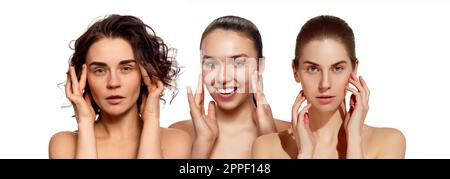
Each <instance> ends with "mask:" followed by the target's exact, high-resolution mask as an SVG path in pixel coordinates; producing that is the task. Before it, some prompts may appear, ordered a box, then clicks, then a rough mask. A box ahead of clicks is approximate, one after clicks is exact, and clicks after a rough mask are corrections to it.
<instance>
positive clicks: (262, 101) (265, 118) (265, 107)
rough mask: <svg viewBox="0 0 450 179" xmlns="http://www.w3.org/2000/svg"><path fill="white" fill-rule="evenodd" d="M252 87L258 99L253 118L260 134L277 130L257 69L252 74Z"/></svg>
mask: <svg viewBox="0 0 450 179" xmlns="http://www.w3.org/2000/svg"><path fill="white" fill-rule="evenodd" d="M252 89H253V91H254V94H255V100H256V109H253V112H252V118H253V121H254V122H255V124H256V126H257V128H258V132H259V135H264V134H269V133H273V132H277V128H276V126H275V120H274V119H273V116H272V109H271V108H270V105H269V103H268V102H267V100H266V97H265V95H264V93H263V91H262V87H261V83H260V79H259V76H258V72H257V71H256V72H254V73H253V75H252Z"/></svg>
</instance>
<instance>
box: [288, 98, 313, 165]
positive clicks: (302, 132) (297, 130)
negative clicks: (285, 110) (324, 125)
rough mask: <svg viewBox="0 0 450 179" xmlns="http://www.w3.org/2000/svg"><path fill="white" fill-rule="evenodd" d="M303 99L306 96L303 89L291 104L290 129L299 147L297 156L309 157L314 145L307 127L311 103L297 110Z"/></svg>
mask: <svg viewBox="0 0 450 179" xmlns="http://www.w3.org/2000/svg"><path fill="white" fill-rule="evenodd" d="M304 101H306V97H305V96H304V95H303V91H300V93H299V94H298V96H297V98H296V99H295V102H294V105H293V106H292V129H293V132H294V135H295V142H296V143H297V146H298V149H299V151H298V158H301V159H311V158H312V157H313V155H314V149H315V145H316V142H315V139H314V137H313V135H312V132H311V128H310V127H309V115H308V109H309V108H310V107H311V103H308V104H307V105H306V106H305V107H304V108H303V109H302V110H301V111H300V112H298V110H299V109H300V106H301V105H302V104H303V102H304Z"/></svg>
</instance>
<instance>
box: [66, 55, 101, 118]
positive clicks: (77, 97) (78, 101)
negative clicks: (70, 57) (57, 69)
mask: <svg viewBox="0 0 450 179" xmlns="http://www.w3.org/2000/svg"><path fill="white" fill-rule="evenodd" d="M86 78H87V66H86V64H83V67H82V72H81V77H80V81H78V79H77V75H76V73H75V67H74V66H72V65H70V66H69V72H68V74H67V82H66V97H67V98H68V99H69V100H70V102H71V103H72V105H73V109H74V111H75V116H76V119H77V123H78V124H94V121H95V112H94V108H93V107H92V105H91V98H90V94H89V93H86V95H85V97H84V98H83V90H84V88H85V87H86Z"/></svg>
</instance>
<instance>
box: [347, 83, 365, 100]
mask: <svg viewBox="0 0 450 179" xmlns="http://www.w3.org/2000/svg"><path fill="white" fill-rule="evenodd" d="M349 82H350V83H351V84H352V85H353V86H355V87H356V89H357V90H358V92H359V93H361V95H362V96H366V91H365V89H364V87H363V86H362V85H361V83H360V81H359V80H358V79H350V80H349ZM357 98H360V96H357Z"/></svg>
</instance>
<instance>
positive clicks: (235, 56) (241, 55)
mask: <svg viewBox="0 0 450 179" xmlns="http://www.w3.org/2000/svg"><path fill="white" fill-rule="evenodd" d="M239 57H249V56H248V55H247V54H245V53H240V54H237V55H233V56H230V57H227V58H239ZM208 58H216V57H213V56H209V55H203V57H202V59H208Z"/></svg>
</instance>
